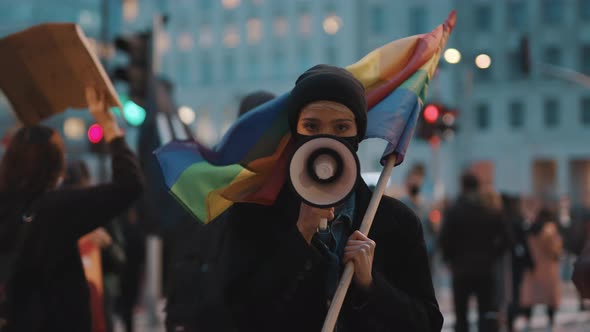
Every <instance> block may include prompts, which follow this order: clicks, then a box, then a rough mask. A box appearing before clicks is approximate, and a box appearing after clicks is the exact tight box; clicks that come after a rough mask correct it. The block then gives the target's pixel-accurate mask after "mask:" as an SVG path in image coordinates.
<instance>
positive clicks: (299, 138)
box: [294, 133, 359, 152]
mask: <svg viewBox="0 0 590 332" xmlns="http://www.w3.org/2000/svg"><path fill="white" fill-rule="evenodd" d="M310 137H313V136H308V135H301V134H299V133H295V136H294V138H295V143H297V144H299V143H301V142H303V141H304V140H307V139H309V138H310ZM338 138H339V139H341V140H343V141H346V143H348V144H350V146H351V147H352V151H354V152H358V150H359V138H358V137H357V136H351V137H338Z"/></svg>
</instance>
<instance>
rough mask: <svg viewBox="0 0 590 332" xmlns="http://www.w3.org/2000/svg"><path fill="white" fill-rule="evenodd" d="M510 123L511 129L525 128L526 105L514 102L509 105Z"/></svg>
mask: <svg viewBox="0 0 590 332" xmlns="http://www.w3.org/2000/svg"><path fill="white" fill-rule="evenodd" d="M508 122H509V124H510V127H511V128H515V129H516V128H522V127H524V104H523V103H522V102H520V101H513V102H511V103H510V104H509V105H508Z"/></svg>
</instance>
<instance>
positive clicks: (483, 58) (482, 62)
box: [475, 53, 492, 69]
mask: <svg viewBox="0 0 590 332" xmlns="http://www.w3.org/2000/svg"><path fill="white" fill-rule="evenodd" d="M475 65H476V66H477V68H479V69H488V68H490V66H491V65H492V58H490V56H489V55H487V54H485V53H482V54H480V55H478V56H476V57H475Z"/></svg>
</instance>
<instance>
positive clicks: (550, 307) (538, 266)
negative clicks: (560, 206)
mask: <svg viewBox="0 0 590 332" xmlns="http://www.w3.org/2000/svg"><path fill="white" fill-rule="evenodd" d="M527 242H528V244H529V248H530V250H531V256H532V258H533V261H534V268H533V269H531V270H528V271H526V272H525V273H524V278H523V282H522V287H521V290H520V303H521V306H522V307H523V311H522V312H523V314H524V316H525V317H526V318H527V325H528V323H529V321H530V317H531V313H532V307H533V306H534V305H538V304H544V305H546V306H547V316H548V318H549V326H553V323H554V316H555V310H556V309H557V308H558V307H559V302H560V298H561V291H560V280H561V279H560V274H559V266H560V264H559V260H560V257H561V255H562V252H563V243H562V239H561V236H560V234H559V225H558V223H557V216H556V215H555V214H554V213H553V212H551V211H549V210H546V209H542V210H541V211H539V214H538V215H537V218H536V220H535V221H534V222H533V224H532V225H531V227H530V229H529V232H528V238H527Z"/></svg>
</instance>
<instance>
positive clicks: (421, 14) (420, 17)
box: [409, 7, 428, 35]
mask: <svg viewBox="0 0 590 332" xmlns="http://www.w3.org/2000/svg"><path fill="white" fill-rule="evenodd" d="M427 15H428V13H427V12H426V8H424V7H413V8H410V16H409V22H410V35H417V34H421V33H425V32H427V31H428V16H427Z"/></svg>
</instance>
